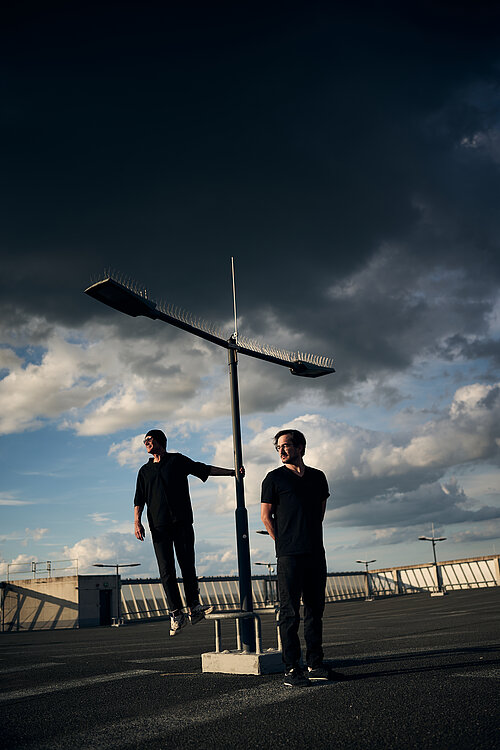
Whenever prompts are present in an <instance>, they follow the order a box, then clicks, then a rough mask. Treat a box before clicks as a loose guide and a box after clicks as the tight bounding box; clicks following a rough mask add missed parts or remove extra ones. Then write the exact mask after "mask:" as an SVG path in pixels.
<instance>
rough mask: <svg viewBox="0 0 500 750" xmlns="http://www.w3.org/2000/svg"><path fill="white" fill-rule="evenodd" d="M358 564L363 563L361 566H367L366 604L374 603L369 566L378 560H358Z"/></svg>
mask: <svg viewBox="0 0 500 750" xmlns="http://www.w3.org/2000/svg"><path fill="white" fill-rule="evenodd" d="M356 562H357V563H361V565H364V566H365V591H366V598H365V602H372V601H373V596H372V587H371V584H370V574H369V572H368V566H369V565H370V563H374V562H377V561H376V560H356Z"/></svg>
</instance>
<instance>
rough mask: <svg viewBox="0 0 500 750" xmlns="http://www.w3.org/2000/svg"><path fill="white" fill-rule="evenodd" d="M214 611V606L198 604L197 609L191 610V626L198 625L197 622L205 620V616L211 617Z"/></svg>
mask: <svg viewBox="0 0 500 750" xmlns="http://www.w3.org/2000/svg"><path fill="white" fill-rule="evenodd" d="M212 610H213V605H212V604H197V605H196V607H192V608H191V609H190V610H189V619H190V620H191V625H196V623H197V622H201V620H204V619H205V615H209V614H210V612H212Z"/></svg>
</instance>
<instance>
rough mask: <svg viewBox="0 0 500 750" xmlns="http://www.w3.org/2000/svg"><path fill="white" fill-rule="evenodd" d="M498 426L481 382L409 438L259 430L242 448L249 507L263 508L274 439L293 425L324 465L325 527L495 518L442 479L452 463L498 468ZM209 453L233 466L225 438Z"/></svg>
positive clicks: (497, 404)
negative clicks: (327, 499)
mask: <svg viewBox="0 0 500 750" xmlns="http://www.w3.org/2000/svg"><path fill="white" fill-rule="evenodd" d="M499 425H500V392H499V388H498V386H497V385H491V386H488V385H483V384H472V385H470V386H466V387H463V388H460V389H458V390H457V391H456V392H455V394H454V397H453V400H452V402H451V404H450V405H449V408H448V409H447V411H446V412H445V413H444V414H443V415H441V416H439V417H438V418H437V419H433V420H428V421H426V422H424V423H423V424H421V425H417V426H416V427H414V428H412V430H411V431H406V432H402V431H398V432H393V433H390V432H379V431H375V430H367V429H363V428H359V427H353V426H352V425H348V424H343V423H339V422H335V421H333V420H330V419H328V418H327V417H325V416H323V415H319V414H306V415H303V416H301V417H298V418H296V419H293V420H291V421H288V422H286V423H281V424H279V423H278V424H276V425H274V426H272V427H269V428H267V429H266V430H258V432H257V434H255V435H254V436H253V437H252V438H251V439H250V440H248V441H247V442H246V444H245V446H244V461H245V468H246V478H245V486H246V496H247V504H248V505H249V506H250V505H255V504H258V503H259V502H260V483H261V482H262V479H263V477H264V476H265V474H266V473H267V471H270V470H271V469H273V468H275V467H276V466H277V465H279V462H278V461H277V459H276V456H275V455H274V448H273V444H272V437H273V435H274V434H275V432H277V431H278V430H279V429H283V428H286V427H290V428H295V429H299V430H301V431H302V432H303V433H304V434H305V435H306V438H307V450H306V463H309V464H310V465H312V466H318V467H321V468H322V469H323V470H324V471H325V473H326V474H327V476H328V479H329V482H330V487H331V491H332V498H331V500H330V504H329V510H328V512H327V523H328V524H337V525H356V526H365V525H370V526H377V525H378V526H388V527H389V526H393V525H394V524H395V523H396V522H397V525H398V526H406V525H414V524H420V523H430V522H431V521H436V522H438V521H439V522H446V523H466V522H479V521H484V520H487V519H491V518H497V517H498V516H499V515H500V507H496V506H494V505H480V504H478V502H477V501H476V500H475V499H474V498H470V497H468V496H467V495H466V493H465V492H464V490H463V489H462V488H461V487H460V486H459V484H458V483H457V482H456V481H455V480H453V479H452V480H445V479H444V476H445V474H446V473H447V472H448V471H450V470H452V468H453V467H455V466H457V465H461V464H472V463H474V462H481V461H486V460H488V461H495V462H498V458H499V437H500V427H499ZM256 427H257V428H258V425H256ZM214 450H215V461H216V462H217V463H219V464H220V465H225V464H226V463H227V462H228V461H230V460H231V455H232V443H231V441H230V439H228V438H227V439H225V440H222V441H219V442H216V443H215V444H214ZM232 508H234V488H233V487H229V486H227V485H226V486H224V485H220V486H219V490H218V496H217V502H216V505H215V510H216V511H218V512H227V511H229V510H230V509H232ZM330 508H331V510H330Z"/></svg>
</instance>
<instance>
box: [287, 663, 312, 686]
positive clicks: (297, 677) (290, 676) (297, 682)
mask: <svg viewBox="0 0 500 750" xmlns="http://www.w3.org/2000/svg"><path fill="white" fill-rule="evenodd" d="M283 684H284V685H286V686H287V687H305V686H306V685H310V684H311V683H310V682H309V680H308V679H307V677H306V676H305V675H304V673H303V671H302V670H301V669H300V667H292V668H291V669H288V670H287V671H286V672H285V681H284V683H283Z"/></svg>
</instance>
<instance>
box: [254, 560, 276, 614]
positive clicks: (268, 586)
mask: <svg viewBox="0 0 500 750" xmlns="http://www.w3.org/2000/svg"><path fill="white" fill-rule="evenodd" d="M254 565H265V566H266V568H267V573H268V576H267V578H264V602H265V604H267V603H268V602H272V603H275V602H276V599H277V596H276V595H275V593H274V589H275V587H274V586H273V585H272V580H271V579H272V576H273V575H274V570H273V567H274V565H275V563H270V562H256V563H254Z"/></svg>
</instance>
